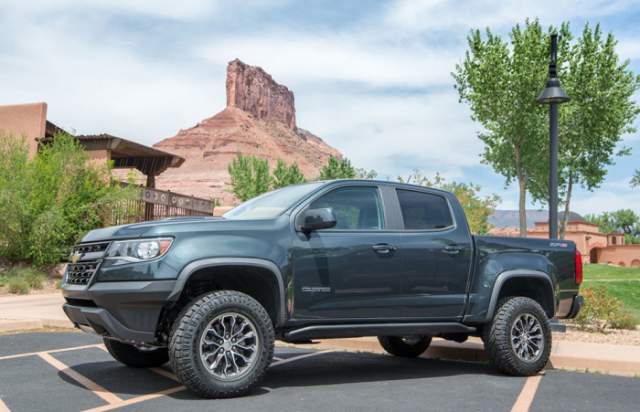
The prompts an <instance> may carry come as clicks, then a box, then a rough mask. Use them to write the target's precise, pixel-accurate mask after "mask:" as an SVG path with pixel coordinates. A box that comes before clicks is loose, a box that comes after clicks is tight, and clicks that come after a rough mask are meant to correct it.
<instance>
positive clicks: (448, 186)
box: [398, 170, 500, 235]
mask: <svg viewBox="0 0 640 412" xmlns="http://www.w3.org/2000/svg"><path fill="white" fill-rule="evenodd" d="M398 181H400V182H403V183H411V184H415V185H420V186H426V187H433V188H437V189H442V190H446V191H448V192H452V193H453V194H455V195H456V197H457V198H458V201H459V202H460V205H461V206H462V208H463V209H464V213H465V215H466V216H467V221H468V222H469V228H470V229H471V232H472V233H475V234H479V235H483V234H487V233H489V230H490V229H491V225H490V224H489V217H490V216H491V215H492V214H493V212H494V211H495V209H496V206H497V205H498V203H500V197H499V196H498V195H496V194H492V195H489V196H485V197H482V196H481V195H480V190H481V187H480V186H479V185H476V184H473V183H459V182H455V181H452V182H447V181H446V179H445V178H444V177H442V176H441V175H440V174H439V173H436V175H435V177H434V178H433V179H430V178H428V177H426V176H424V175H423V174H422V173H421V172H420V171H418V170H414V171H413V173H411V174H410V175H409V176H408V177H407V178H402V177H398Z"/></svg>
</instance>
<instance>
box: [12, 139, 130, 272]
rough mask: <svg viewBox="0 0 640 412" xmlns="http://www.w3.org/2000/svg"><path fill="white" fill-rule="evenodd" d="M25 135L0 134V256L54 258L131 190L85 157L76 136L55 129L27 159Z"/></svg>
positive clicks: (43, 262)
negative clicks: (56, 131)
mask: <svg viewBox="0 0 640 412" xmlns="http://www.w3.org/2000/svg"><path fill="white" fill-rule="evenodd" d="M28 153H29V149H28V146H27V144H26V143H25V140H24V139H17V138H14V137H11V136H0V216H1V218H0V256H2V257H5V258H7V259H9V260H11V261H14V262H15V261H27V262H29V263H33V264H35V265H46V264H52V263H57V262H59V261H60V260H61V259H62V258H64V257H66V256H67V255H68V252H69V248H70V247H71V246H72V245H73V244H74V243H76V242H77V241H78V240H79V239H80V237H82V235H83V234H84V233H86V232H87V231H89V230H91V229H94V228H96V227H100V226H103V225H104V223H105V222H106V221H107V216H106V215H105V214H104V213H103V211H104V210H105V209H107V208H109V207H110V206H112V205H114V204H117V203H118V202H120V201H122V200H127V199H130V198H132V196H134V195H135V193H134V192H133V191H132V190H130V189H126V188H122V187H121V186H120V185H118V184H115V182H113V181H112V179H111V174H110V170H109V167H108V166H107V165H97V164H95V163H92V162H89V161H88V160H89V159H88V157H87V154H86V152H85V151H84V149H83V148H82V147H81V146H80V144H79V143H78V141H77V140H76V139H75V138H73V137H71V136H68V135H66V134H58V135H56V136H55V137H54V138H53V139H52V142H51V143H50V144H48V145H44V146H42V147H41V148H40V150H39V151H38V153H37V154H35V155H34V156H33V158H31V159H29V155H28Z"/></svg>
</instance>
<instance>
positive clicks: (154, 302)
mask: <svg viewBox="0 0 640 412" xmlns="http://www.w3.org/2000/svg"><path fill="white" fill-rule="evenodd" d="M174 286H175V281H174V280H154V281H140V282H137V281H136V282H98V283H94V284H93V285H91V286H90V287H88V288H87V287H86V286H75V285H65V286H64V287H63V289H62V294H63V296H64V297H65V299H66V300H67V303H65V304H64V306H63V309H64V312H65V313H66V314H67V316H68V317H69V319H70V320H71V321H72V322H73V323H74V325H75V326H76V327H79V328H81V329H83V330H87V329H90V330H92V331H93V332H95V333H97V334H98V335H101V336H105V337H110V338H114V339H118V340H121V341H125V342H131V343H138V344H139V343H147V344H153V343H157V336H156V330H157V327H158V322H159V320H160V314H161V312H162V309H163V307H164V306H165V305H166V304H167V303H168V297H169V296H170V295H171V293H172V292H173V288H174Z"/></svg>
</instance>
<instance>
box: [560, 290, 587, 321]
mask: <svg viewBox="0 0 640 412" xmlns="http://www.w3.org/2000/svg"><path fill="white" fill-rule="evenodd" d="M582 305H584V298H583V297H582V296H580V295H576V296H574V297H573V301H572V302H571V309H569V313H568V314H567V316H566V317H565V318H566V319H573V318H575V317H576V316H578V313H579V312H580V309H582Z"/></svg>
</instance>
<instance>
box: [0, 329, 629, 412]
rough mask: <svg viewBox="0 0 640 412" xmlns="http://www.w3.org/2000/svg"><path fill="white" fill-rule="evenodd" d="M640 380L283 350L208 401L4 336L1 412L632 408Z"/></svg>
mask: <svg viewBox="0 0 640 412" xmlns="http://www.w3.org/2000/svg"><path fill="white" fill-rule="evenodd" d="M639 403H640V379H637V378H623V377H616V376H607V375H601V374H585V373H572V372H564V371H553V370H549V371H546V373H545V374H544V375H543V376H542V375H541V376H537V377H532V378H513V377H506V376H501V375H498V374H496V373H494V372H493V371H492V370H491V369H490V368H489V367H488V366H487V365H485V364H483V363H470V362H452V361H439V360H432V359H400V358H394V357H391V356H387V355H380V354H373V353H354V352H341V351H322V350H315V351H314V350H309V349H292V348H283V347H279V348H278V349H277V350H276V359H274V363H273V364H272V366H271V368H270V369H269V371H268V373H267V376H266V378H265V380H264V381H263V382H262V384H261V385H260V387H259V388H258V389H256V390H254V391H253V392H252V393H251V394H250V395H249V396H246V397H243V398H236V399H223V400H204V399H198V398H196V397H194V396H192V395H191V394H190V393H189V392H187V391H186V390H185V389H184V387H182V386H181V385H180V383H178V382H176V381H175V378H174V376H173V374H172V373H171V371H170V370H169V369H167V368H166V367H165V368H153V369H129V368H127V367H124V366H122V365H121V364H119V363H117V362H115V361H114V360H113V359H112V358H111V357H110V356H109V354H108V353H106V352H105V350H104V347H103V346H102V345H101V341H100V340H99V339H97V338H96V337H94V336H91V335H87V334H80V333H24V334H16V335H3V336H0V411H7V410H9V411H38V410H42V411H49V410H56V411H59V410H65V411H86V410H91V411H106V410H113V409H122V410H141V411H154V410H169V409H171V410H194V411H195V410H202V409H203V408H211V407H215V408H217V409H218V408H219V410H225V411H235V410H238V411H247V410H258V409H260V410H263V411H302V410H314V411H335V410H350V411H358V410H367V411H372V410H385V411H391V410H394V411H397V410H407V411H416V410H427V409H431V410H461V409H463V408H464V409H469V410H486V411H505V410H527V409H530V410H532V411H553V410H564V411H571V410H575V411H590V410H593V411H598V410H607V411H629V410H636V408H637V405H638V404H639Z"/></svg>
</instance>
